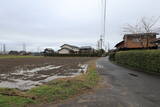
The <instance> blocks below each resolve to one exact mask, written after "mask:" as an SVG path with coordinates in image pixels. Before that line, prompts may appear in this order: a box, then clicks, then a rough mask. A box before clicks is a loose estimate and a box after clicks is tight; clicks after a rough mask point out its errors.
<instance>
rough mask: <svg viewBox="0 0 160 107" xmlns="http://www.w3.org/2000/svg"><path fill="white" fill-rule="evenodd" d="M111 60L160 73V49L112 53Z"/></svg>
mask: <svg viewBox="0 0 160 107" xmlns="http://www.w3.org/2000/svg"><path fill="white" fill-rule="evenodd" d="M110 60H112V61H115V62H116V63H118V64H121V65H125V66H129V67H133V68H138V69H141V70H144V71H147V72H157V73H160V50H137V51H136V50H134V51H120V52H116V53H111V54H110Z"/></svg>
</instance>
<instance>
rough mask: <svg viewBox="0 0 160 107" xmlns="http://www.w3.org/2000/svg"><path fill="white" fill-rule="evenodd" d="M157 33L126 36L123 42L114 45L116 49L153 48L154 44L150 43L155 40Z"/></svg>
mask: <svg viewBox="0 0 160 107" xmlns="http://www.w3.org/2000/svg"><path fill="white" fill-rule="evenodd" d="M157 35H158V33H139V34H126V35H124V37H123V41H121V42H119V43H118V44H116V46H115V47H116V48H117V49H142V48H155V47H157V46H156V44H153V43H151V42H152V41H154V40H156V36H157Z"/></svg>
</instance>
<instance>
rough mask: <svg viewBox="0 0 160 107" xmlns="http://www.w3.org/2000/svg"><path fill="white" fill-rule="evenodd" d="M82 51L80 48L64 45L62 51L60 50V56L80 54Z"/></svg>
mask: <svg viewBox="0 0 160 107" xmlns="http://www.w3.org/2000/svg"><path fill="white" fill-rule="evenodd" d="M79 51H80V49H79V47H77V46H73V45H69V44H64V45H62V46H61V49H60V50H58V53H59V54H78V53H79Z"/></svg>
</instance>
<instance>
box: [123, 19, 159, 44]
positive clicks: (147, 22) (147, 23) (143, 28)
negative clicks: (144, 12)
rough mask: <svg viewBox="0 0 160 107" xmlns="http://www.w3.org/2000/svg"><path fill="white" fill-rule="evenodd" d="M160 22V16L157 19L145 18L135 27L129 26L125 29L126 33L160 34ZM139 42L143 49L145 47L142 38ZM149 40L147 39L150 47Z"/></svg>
mask: <svg viewBox="0 0 160 107" xmlns="http://www.w3.org/2000/svg"><path fill="white" fill-rule="evenodd" d="M159 20H160V16H159V17H157V18H155V17H152V18H146V17H143V18H142V19H141V20H139V21H138V23H137V24H135V25H130V24H127V25H126V26H124V27H123V32H124V33H131V34H138V33H153V32H154V33H159V32H160V27H159V26H158V21H159ZM139 42H140V43H141V45H142V47H144V44H143V41H142V37H140V38H139ZM148 44H149V40H148V37H147V44H146V47H148Z"/></svg>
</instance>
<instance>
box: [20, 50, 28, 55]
mask: <svg viewBox="0 0 160 107" xmlns="http://www.w3.org/2000/svg"><path fill="white" fill-rule="evenodd" d="M19 55H27V52H26V51H20V52H19Z"/></svg>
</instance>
